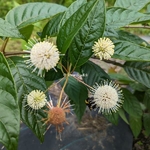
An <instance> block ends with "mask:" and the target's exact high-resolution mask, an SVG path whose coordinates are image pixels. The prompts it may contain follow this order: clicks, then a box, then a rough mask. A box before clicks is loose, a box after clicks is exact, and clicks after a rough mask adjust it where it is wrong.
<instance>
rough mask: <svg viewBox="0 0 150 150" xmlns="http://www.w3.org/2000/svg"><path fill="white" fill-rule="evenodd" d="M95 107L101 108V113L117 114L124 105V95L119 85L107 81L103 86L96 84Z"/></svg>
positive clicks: (94, 91)
mask: <svg viewBox="0 0 150 150" xmlns="http://www.w3.org/2000/svg"><path fill="white" fill-rule="evenodd" d="M93 97H94V100H93V105H96V108H99V112H102V113H106V114H107V113H112V112H116V111H117V110H118V108H119V107H120V106H121V104H122V103H123V94H122V91H121V88H120V87H119V85H118V84H115V83H114V82H109V81H105V82H103V83H102V84H101V85H98V84H96V85H95V86H94V90H93Z"/></svg>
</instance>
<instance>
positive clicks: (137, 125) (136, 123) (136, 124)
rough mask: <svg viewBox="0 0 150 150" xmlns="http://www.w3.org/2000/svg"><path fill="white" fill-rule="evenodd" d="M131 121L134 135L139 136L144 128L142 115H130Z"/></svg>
mask: <svg viewBox="0 0 150 150" xmlns="http://www.w3.org/2000/svg"><path fill="white" fill-rule="evenodd" d="M129 123H130V128H131V130H132V132H133V135H134V137H135V138H137V137H138V135H139V134H140V132H141V129H142V119H141V117H138V118H137V117H133V116H129Z"/></svg>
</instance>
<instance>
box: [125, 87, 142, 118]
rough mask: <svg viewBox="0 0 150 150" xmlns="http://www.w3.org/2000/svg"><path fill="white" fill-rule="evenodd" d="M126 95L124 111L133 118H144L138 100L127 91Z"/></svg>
mask: <svg viewBox="0 0 150 150" xmlns="http://www.w3.org/2000/svg"><path fill="white" fill-rule="evenodd" d="M123 95H124V103H123V108H124V110H125V111H126V112H127V113H128V114H129V115H131V116H133V117H135V118H137V117H141V116H142V109H141V106H140V103H139V101H138V100H137V98H136V97H135V96H134V95H132V94H131V93H130V92H129V91H128V90H127V89H123Z"/></svg>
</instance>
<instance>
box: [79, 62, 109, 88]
mask: <svg viewBox="0 0 150 150" xmlns="http://www.w3.org/2000/svg"><path fill="white" fill-rule="evenodd" d="M81 73H82V74H85V75H86V76H83V81H84V82H85V83H87V84H88V85H90V86H93V85H94V84H95V83H96V82H97V83H100V82H101V81H102V80H108V79H110V77H109V75H108V74H107V73H106V72H105V71H104V70H103V69H102V68H101V67H100V66H98V65H96V64H95V63H93V62H91V61H88V62H87V63H85V64H84V65H83V66H82V67H81Z"/></svg>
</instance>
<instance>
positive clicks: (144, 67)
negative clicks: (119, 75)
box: [124, 62, 150, 88]
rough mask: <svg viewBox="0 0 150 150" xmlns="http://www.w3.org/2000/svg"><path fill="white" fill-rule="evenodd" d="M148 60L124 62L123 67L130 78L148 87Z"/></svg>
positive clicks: (149, 76)
mask: <svg viewBox="0 0 150 150" xmlns="http://www.w3.org/2000/svg"><path fill="white" fill-rule="evenodd" d="M149 67H150V62H126V63H125V64H124V69H125V71H126V72H127V74H128V75H129V77H131V78H132V79H134V80H136V81H138V82H139V83H142V84H144V85H145V86H146V87H148V88H150V80H149V79H150V69H149Z"/></svg>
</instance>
